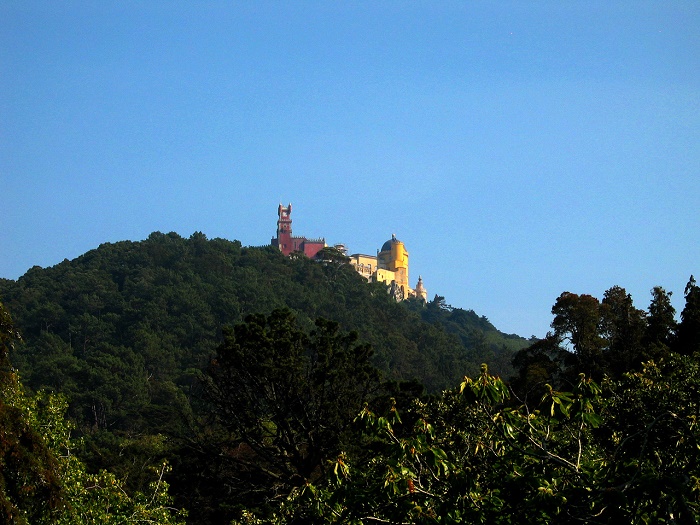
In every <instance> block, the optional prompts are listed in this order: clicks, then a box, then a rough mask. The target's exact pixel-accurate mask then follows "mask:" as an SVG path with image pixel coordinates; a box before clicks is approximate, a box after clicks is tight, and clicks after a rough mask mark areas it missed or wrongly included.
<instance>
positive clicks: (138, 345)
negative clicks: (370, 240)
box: [0, 232, 526, 419]
mask: <svg viewBox="0 0 700 525" xmlns="http://www.w3.org/2000/svg"><path fill="white" fill-rule="evenodd" d="M0 300H2V301H3V302H4V303H5V305H6V307H7V308H8V310H9V311H10V312H11V313H12V315H13V316H14V318H15V322H16V325H17V327H18V328H19V329H20V331H21V333H22V334H23V337H24V340H25V344H24V346H22V347H21V348H20V350H19V351H18V353H17V355H16V356H15V365H16V366H18V367H19V368H20V370H21V371H22V373H23V378H24V381H25V382H26V383H27V384H28V385H29V386H31V387H33V388H38V387H42V386H48V387H51V388H55V389H58V390H61V391H63V392H66V393H68V394H69V395H71V396H73V397H75V398H78V397H81V396H84V395H88V392H89V391H90V392H91V394H90V395H91V396H97V397H98V398H99V397H101V396H104V399H102V400H100V402H99V403H97V404H96V406H97V407H99V406H103V407H104V410H105V411H106V412H109V411H111V410H115V409H116V407H117V406H121V407H122V408H123V407H124V404H125V403H126V401H125V400H127V399H139V398H140V397H141V396H142V393H141V392H140V391H139V390H140V388H143V387H139V386H138V381H137V378H140V377H142V376H143V374H144V373H146V374H147V375H148V377H149V378H151V381H155V382H159V381H160V382H165V383H168V384H169V383H172V384H173V385H181V384H183V383H187V382H188V379H187V377H188V375H190V374H192V373H193V371H194V370H199V369H202V367H205V366H206V365H207V363H208V361H209V359H210V358H211V356H212V355H213V353H214V350H215V348H216V346H217V344H219V343H220V341H221V329H222V327H223V326H225V325H233V324H235V323H237V322H240V321H242V320H243V319H244V318H245V316H246V315H248V314H250V313H264V314H268V313H270V312H271V311H272V310H273V309H275V308H282V307H286V308H289V309H291V310H292V311H293V312H294V313H295V314H296V315H297V319H298V322H299V323H300V326H301V327H302V328H310V327H312V325H313V321H314V320H315V319H317V318H318V317H323V318H326V319H330V320H333V321H337V322H338V323H339V324H340V326H341V328H342V329H343V330H345V331H351V330H356V331H357V332H358V333H359V335H360V340H361V341H363V342H366V343H370V344H371V345H372V346H373V348H374V352H375V354H374V364H375V366H376V367H377V368H379V369H380V370H381V371H383V372H384V373H385V376H386V377H387V378H391V379H397V380H399V379H417V380H419V381H420V382H421V383H423V384H424V385H425V387H426V388H427V389H428V391H433V392H434V391H438V390H440V389H442V388H449V387H451V386H453V385H454V384H455V382H457V381H459V379H460V378H461V377H463V376H464V375H465V374H475V373H478V369H479V368H478V366H479V364H480V363H481V362H487V363H489V366H490V367H491V370H494V371H496V372H497V373H501V374H503V375H504V376H508V375H509V374H510V372H511V368H510V361H511V358H512V355H513V353H514V352H515V351H517V350H518V349H519V348H522V347H523V346H525V344H526V341H525V340H524V339H522V338H519V337H517V336H512V335H511V336H508V335H505V334H501V333H500V332H498V331H497V330H496V328H495V327H493V325H491V323H489V322H488V320H487V319H486V318H485V317H479V316H478V315H476V314H475V313H474V312H473V311H465V310H462V309H457V308H451V307H449V306H446V304H445V301H444V299H443V298H441V297H438V296H436V297H435V299H434V300H433V301H430V302H429V303H428V304H427V305H423V304H422V303H418V302H406V303H403V304H400V303H396V302H395V301H394V300H393V299H391V298H390V297H389V295H388V294H387V293H386V289H385V286H384V285H383V284H368V283H366V282H365V281H364V280H363V279H362V278H361V277H360V276H358V275H357V274H356V273H355V272H354V271H353V270H352V268H351V267H349V266H348V265H345V264H342V263H319V262H315V261H311V260H309V259H307V258H306V257H289V258H287V257H284V256H282V254H281V253H280V252H279V251H277V250H275V249H273V248H271V247H259V248H250V247H248V248H247V247H242V246H241V244H240V243H239V242H238V241H228V240H224V239H212V240H209V239H207V237H206V236H205V235H204V234H202V233H195V234H193V235H192V236H191V237H190V238H189V239H185V238H183V237H181V236H179V235H178V234H176V233H169V234H162V233H159V232H156V233H153V234H151V235H150V236H149V237H148V239H147V240H145V241H141V242H131V241H123V242H117V243H107V244H103V245H101V246H100V247H99V248H97V249H95V250H91V251H89V252H87V253H86V254H84V255H82V256H81V257H78V258H77V259H75V260H72V261H68V260H65V261H63V262H62V263H60V264H58V265H56V266H54V267H51V268H39V267H34V268H32V269H30V270H29V271H28V272H27V273H26V274H25V275H24V276H22V277H20V278H19V279H18V280H17V281H16V282H15V281H11V280H4V279H3V280H0ZM122 383H123V384H122ZM129 383H133V384H129ZM100 390H105V392H103V393H100V394H98V392H99V391H100ZM107 391H109V392H113V393H109V392H107ZM117 398H122V399H121V400H120V399H117ZM93 404H94V403H91V406H92V405H93ZM96 412H97V413H96V414H93V417H96V418H97V419H99V418H100V417H108V416H107V415H106V414H105V415H104V416H100V415H99V413H100V410H96Z"/></svg>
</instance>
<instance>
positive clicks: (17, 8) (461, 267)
mask: <svg viewBox="0 0 700 525" xmlns="http://www.w3.org/2000/svg"><path fill="white" fill-rule="evenodd" d="M699 27H700V3H699V2H697V1H688V2H645V1H637V0H635V1H634V2H632V1H625V2H615V1H600V2H597V1H594V2H561V1H551V2H550V1H546V2H520V1H518V2H507V1H506V2H486V1H483V2H482V1H472V2H470V1H464V2H449V1H444V2H321V1H318V2H305V1H294V2H197V3H194V2H175V1H173V2H159V1H153V2H146V3H143V2H129V1H127V2H113V3H112V2H107V1H104V2H89V1H83V2H31V1H23V2H14V1H8V0H5V1H2V0H0V76H1V78H2V81H1V82H0V206H1V210H2V212H1V215H0V217H1V222H0V277H5V278H10V279H17V278H18V277H19V276H20V275H22V274H23V273H24V272H25V271H26V270H27V269H29V268H30V267H32V266H34V265H39V266H52V265H54V264H57V263H59V262H61V261H62V260H63V259H66V258H67V259H72V258H75V257H77V256H79V255H81V254H82V253H84V252H86V251H88V250H90V249H92V248H95V247H97V246H98V245H99V244H101V243H103V242H114V241H119V240H125V239H130V240H140V239H144V238H146V237H147V236H148V234H149V233H151V232H152V231H162V232H170V231H175V232H177V233H179V234H180V235H183V236H189V235H191V234H192V233H193V232H195V231H202V232H204V233H205V234H206V235H207V236H208V237H210V238H213V237H223V238H228V239H238V240H240V241H241V242H242V243H243V244H244V245H254V246H255V245H263V244H266V243H269V240H270V238H271V237H272V235H273V234H274V232H275V223H276V219H277V216H276V210H277V205H278V204H279V203H280V202H284V203H285V204H286V203H288V202H292V203H293V206H294V211H293V215H292V217H293V219H294V232H295V234H300V235H306V236H309V237H317V236H324V237H325V238H326V240H327V241H328V242H329V243H331V244H333V243H341V242H342V243H345V244H346V245H347V246H348V248H349V249H350V251H351V252H363V253H374V252H375V251H376V249H377V248H379V247H380V246H381V244H382V243H383V242H384V241H385V240H387V239H388V238H390V236H391V234H392V233H395V234H396V235H397V237H398V238H399V239H401V240H402V241H404V242H405V244H406V247H407V248H408V250H409V253H410V260H411V268H410V270H411V280H412V281H415V280H417V278H418V275H419V274H421V275H422V276H423V279H424V282H425V285H426V287H427V289H428V293H429V295H430V297H432V296H433V295H434V294H439V295H442V296H444V297H445V298H446V301H447V302H448V303H449V304H452V305H454V306H458V307H462V308H466V309H473V310H475V311H476V312H477V313H478V314H479V315H485V316H486V317H488V318H489V319H490V320H491V321H492V322H493V323H494V324H495V325H496V326H497V327H498V328H499V329H501V330H503V331H505V332H514V333H518V334H520V335H523V336H530V335H533V334H534V335H537V336H543V335H545V333H546V332H547V330H548V329H549V323H550V322H551V314H550V309H551V306H552V304H553V303H554V301H555V299H556V297H557V296H558V295H559V294H560V293H562V292H563V291H570V292H574V293H589V294H592V295H595V296H597V297H600V298H602V295H603V292H604V291H605V290H606V289H608V288H609V287H611V286H613V285H619V286H622V287H624V288H626V289H627V291H628V292H630V293H631V294H632V296H633V298H634V299H635V304H636V306H637V307H640V308H646V307H647V306H648V303H649V300H650V294H649V290H650V289H651V288H652V287H653V286H655V285H661V286H663V287H665V288H666V289H667V290H670V291H673V292H674V296H673V298H674V304H675V306H676V308H677V309H678V310H680V309H682V307H683V288H684V286H685V283H686V282H687V280H688V277H689V276H690V274H695V275H696V277H700V276H699V275H698V274H700V243H699V242H698V233H700V211H699V210H700V177H699V176H698V175H699V174H700V31H698V28H699Z"/></svg>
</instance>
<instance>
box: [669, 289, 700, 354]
mask: <svg viewBox="0 0 700 525" xmlns="http://www.w3.org/2000/svg"><path fill="white" fill-rule="evenodd" d="M675 350H676V352H678V353H679V354H685V355H690V354H692V353H693V352H697V351H699V350H700V286H698V285H697V284H696V282H695V278H694V277H693V276H692V275H691V276H690V280H689V281H688V284H687V285H686V286H685V307H684V308H683V311H682V312H681V322H680V324H679V325H678V337H677V339H676V344H675Z"/></svg>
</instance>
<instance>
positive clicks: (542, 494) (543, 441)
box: [241, 355, 700, 524]
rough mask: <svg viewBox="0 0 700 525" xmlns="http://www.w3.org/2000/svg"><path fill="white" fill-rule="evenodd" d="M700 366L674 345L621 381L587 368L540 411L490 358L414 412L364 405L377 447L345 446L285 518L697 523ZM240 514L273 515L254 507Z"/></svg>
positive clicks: (299, 493)
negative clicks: (520, 400) (511, 387)
mask: <svg viewBox="0 0 700 525" xmlns="http://www.w3.org/2000/svg"><path fill="white" fill-rule="evenodd" d="M698 368H699V367H698V362H697V360H696V359H694V358H692V357H684V356H678V355H671V356H670V357H669V358H668V360H664V361H663V362H660V363H654V362H648V363H646V364H645V366H644V368H643V369H642V370H641V371H639V372H632V373H630V374H627V375H626V376H625V377H624V378H623V379H621V380H620V381H617V382H611V381H608V380H606V381H604V382H603V384H602V385H599V384H598V383H596V382H594V381H593V380H591V379H590V378H587V377H585V376H583V375H581V376H580V378H579V383H578V385H577V386H576V388H574V389H573V390H572V391H570V392H559V391H555V390H552V389H549V390H548V392H547V393H546V394H545V395H544V396H543V397H542V399H541V402H540V403H539V404H538V405H537V407H528V406H525V405H520V404H517V403H516V404H513V399H510V398H509V393H508V392H509V391H508V388H507V387H506V385H505V384H504V383H503V381H502V380H500V379H499V378H498V377H494V376H492V375H490V374H489V373H488V370H487V369H486V367H484V368H483V370H482V373H481V375H480V376H479V377H478V378H476V379H469V378H465V380H464V382H463V383H462V384H461V386H460V387H459V388H458V389H456V390H451V391H446V392H444V393H443V395H441V396H439V397H437V398H435V399H433V400H431V401H429V402H418V401H417V402H416V403H415V405H414V407H413V409H412V410H410V411H409V412H407V413H406V414H399V413H398V411H397V410H396V409H395V408H392V409H391V410H389V411H388V412H387V413H384V414H377V413H374V412H372V411H371V410H369V409H368V408H365V409H364V410H363V411H362V413H361V414H360V416H359V417H358V420H359V421H360V422H361V423H362V425H363V428H364V436H365V439H366V444H367V446H368V447H369V448H370V449H371V451H372V452H371V454H368V455H366V456H362V455H350V454H341V455H339V456H338V457H337V458H335V459H334V461H332V462H331V464H330V465H329V467H332V474H331V475H330V476H328V477H327V478H325V479H324V480H323V481H322V482H319V483H308V484H306V485H305V486H303V487H301V488H299V489H297V490H296V491H295V492H294V493H293V494H292V495H291V496H290V498H289V499H288V500H287V501H286V502H285V504H284V505H283V506H282V507H281V509H280V510H279V512H278V513H277V514H276V515H275V516H274V518H273V519H272V520H273V522H275V523H301V522H316V523H356V524H361V523H416V524H418V523H425V524H428V523H496V524H498V523H503V524H506V523H508V524H510V523H523V522H526V523H542V524H544V523H696V522H697V520H698V519H699V518H700V481H699V480H700V465H698V457H699V456H700V454H699V450H698V444H699V443H700V430H699V429H698V426H697V421H698V416H699V415H700V414H699V413H698V411H699V407H700V404H699V402H700V394H699V392H700V389H699V388H698V387H700V384H699V383H700V380H699V379H698V372H699V371H700V370H698ZM640 410H641V412H640ZM408 420H411V422H410V423H409V422H408ZM265 522H267V520H266V521H265ZM241 523H260V521H258V519H257V518H256V517H255V516H254V515H252V514H250V513H249V514H247V515H245V516H244V517H243V519H242V521H241Z"/></svg>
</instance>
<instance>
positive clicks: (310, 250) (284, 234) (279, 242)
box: [271, 204, 326, 257]
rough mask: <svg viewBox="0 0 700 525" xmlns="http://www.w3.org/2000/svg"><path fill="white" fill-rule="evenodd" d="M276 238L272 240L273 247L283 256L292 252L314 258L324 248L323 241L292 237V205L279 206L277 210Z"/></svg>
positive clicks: (324, 243)
mask: <svg viewBox="0 0 700 525" xmlns="http://www.w3.org/2000/svg"><path fill="white" fill-rule="evenodd" d="M277 217H278V218H277V238H274V237H273V239H272V242H271V244H272V246H275V247H277V248H278V249H279V251H281V252H282V253H283V254H284V255H289V254H290V253H292V252H302V253H303V254H304V255H306V256H307V257H314V256H315V255H316V254H317V253H318V252H319V250H321V249H322V248H323V247H324V246H326V241H325V239H307V238H306V237H292V205H291V204H289V206H287V207H285V206H282V205H281V204H280V205H279V207H278V208H277Z"/></svg>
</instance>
